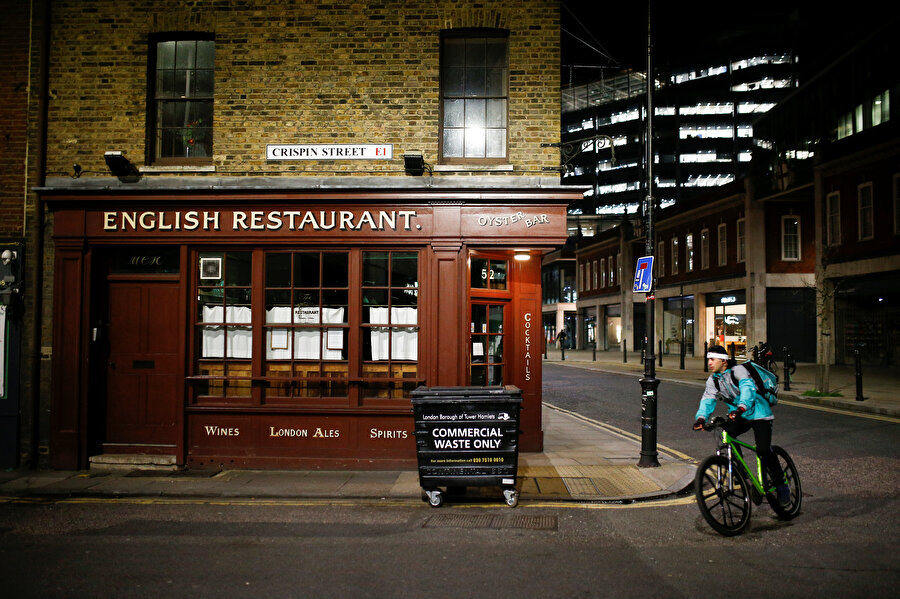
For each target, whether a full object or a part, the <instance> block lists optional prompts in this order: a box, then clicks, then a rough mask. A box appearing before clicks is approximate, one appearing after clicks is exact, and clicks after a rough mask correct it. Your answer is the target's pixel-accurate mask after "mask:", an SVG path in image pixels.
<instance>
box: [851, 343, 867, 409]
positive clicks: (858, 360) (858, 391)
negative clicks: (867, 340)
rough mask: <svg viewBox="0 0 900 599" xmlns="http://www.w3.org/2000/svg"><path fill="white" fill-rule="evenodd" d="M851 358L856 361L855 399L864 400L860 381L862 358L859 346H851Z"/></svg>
mask: <svg viewBox="0 0 900 599" xmlns="http://www.w3.org/2000/svg"><path fill="white" fill-rule="evenodd" d="M853 359H854V361H855V362H856V401H865V399H866V398H865V397H863V383H862V358H861V356H860V354H859V347H854V348H853Z"/></svg>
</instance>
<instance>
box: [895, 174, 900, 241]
mask: <svg viewBox="0 0 900 599" xmlns="http://www.w3.org/2000/svg"><path fill="white" fill-rule="evenodd" d="M897 234H900V175H894V235H897Z"/></svg>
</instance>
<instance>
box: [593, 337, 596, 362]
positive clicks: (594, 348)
mask: <svg viewBox="0 0 900 599" xmlns="http://www.w3.org/2000/svg"><path fill="white" fill-rule="evenodd" d="M593 350H594V358H593V360H594V362H596V361H597V342H596V341H594V347H593Z"/></svg>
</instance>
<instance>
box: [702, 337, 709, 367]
mask: <svg viewBox="0 0 900 599" xmlns="http://www.w3.org/2000/svg"><path fill="white" fill-rule="evenodd" d="M707 351H709V341H704V342H703V372H709V362H707V361H706V352H707Z"/></svg>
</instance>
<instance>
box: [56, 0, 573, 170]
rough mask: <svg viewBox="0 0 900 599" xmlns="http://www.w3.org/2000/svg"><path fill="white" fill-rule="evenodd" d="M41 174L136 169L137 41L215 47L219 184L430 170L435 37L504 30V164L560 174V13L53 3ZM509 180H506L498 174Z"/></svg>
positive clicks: (448, 4) (523, 2)
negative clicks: (280, 158) (369, 152)
mask: <svg viewBox="0 0 900 599" xmlns="http://www.w3.org/2000/svg"><path fill="white" fill-rule="evenodd" d="M52 6H53V11H52V35H53V46H52V55H51V62H50V97H51V100H50V107H49V123H48V136H49V139H48V165H47V170H48V174H49V175H56V176H59V175H66V174H71V173H72V164H73V163H75V162H78V163H79V164H80V165H81V166H82V167H83V168H84V170H85V175H84V176H92V175H102V176H107V175H108V174H109V173H108V170H107V168H106V166H105V164H104V162H103V152H104V151H106V150H111V149H116V150H124V151H125V152H126V155H127V156H128V157H129V158H130V159H131V160H132V162H134V163H135V164H137V165H138V166H140V165H143V164H145V162H146V156H145V128H146V110H147V82H146V80H147V40H148V36H149V34H151V33H154V32H172V31H198V32H213V33H214V34H215V39H216V62H215V64H216V74H215V120H214V145H215V149H214V152H213V154H214V155H213V162H214V164H215V166H216V170H217V174H219V175H228V176H233V175H267V176H271V175H278V174H292V175H316V176H322V175H327V174H330V173H331V172H333V171H339V172H342V173H345V174H366V175H371V174H398V173H399V172H400V171H401V170H402V160H401V159H400V156H401V155H402V153H403V152H404V151H407V150H412V149H416V150H421V151H423V153H424V155H425V160H426V162H428V163H429V164H435V163H436V161H437V157H438V132H439V46H440V43H439V42H440V31H441V29H444V28H457V27H499V28H505V29H508V30H509V31H510V38H509V39H510V53H509V57H510V92H509V98H510V101H509V162H510V163H511V164H512V165H513V166H514V168H515V171H514V172H515V174H525V175H531V176H536V175H540V174H541V167H544V166H558V161H559V157H558V151H557V150H555V149H553V148H541V147H540V144H541V143H542V142H548V141H556V140H558V138H559V3H558V2H557V1H554V0H497V1H491V2H468V1H445V0H442V1H440V2H435V1H434V0H426V1H416V0H406V1H402V2H401V1H395V0H381V1H379V2H360V1H348V2H335V1H334V0H305V1H303V2H299V1H296V2H295V1H293V0H232V1H223V0H196V1H192V2H176V1H166V0H162V1H156V2H145V1H141V2H137V1H127V0H116V1H111V0H69V1H63V0H60V1H55V2H53V5H52ZM362 142H366V143H390V144H394V156H395V160H393V161H386V162H381V161H365V162H363V163H359V162H354V161H332V162H305V161H304V162H274V161H273V162H267V161H266V160H265V146H266V144H267V143H362ZM504 174H509V173H504Z"/></svg>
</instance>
